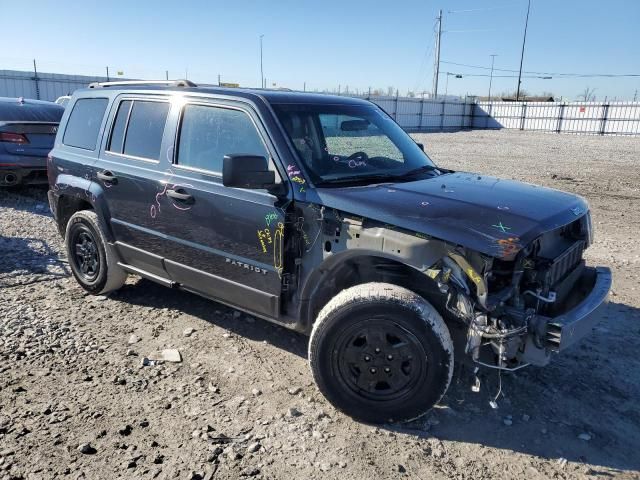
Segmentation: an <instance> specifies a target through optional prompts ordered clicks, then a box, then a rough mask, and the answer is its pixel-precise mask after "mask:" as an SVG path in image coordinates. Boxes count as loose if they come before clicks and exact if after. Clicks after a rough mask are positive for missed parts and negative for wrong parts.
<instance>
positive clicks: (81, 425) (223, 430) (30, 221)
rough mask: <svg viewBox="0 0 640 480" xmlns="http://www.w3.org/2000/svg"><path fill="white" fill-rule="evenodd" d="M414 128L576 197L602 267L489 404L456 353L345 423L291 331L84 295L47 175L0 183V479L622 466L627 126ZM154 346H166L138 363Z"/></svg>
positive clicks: (633, 397) (628, 273)
mask: <svg viewBox="0 0 640 480" xmlns="http://www.w3.org/2000/svg"><path fill="white" fill-rule="evenodd" d="M415 137H416V138H417V139H418V141H421V142H423V143H424V144H425V148H426V151H427V152H428V153H429V154H430V155H431V157H432V158H433V159H434V160H435V161H436V162H437V163H438V164H440V165H441V166H444V167H448V168H452V169H458V170H470V171H476V172H481V173H483V174H491V175H496V176H500V177H505V178H513V179H517V180H523V181H527V182H531V183H537V184H542V185H545V186H549V187H553V188H558V189H562V190H567V191H571V192H574V193H577V194H580V195H582V196H584V197H586V198H587V200H588V201H589V202H590V204H591V206H592V209H593V215H594V223H595V226H596V243H595V245H593V246H592V248H590V249H589V250H588V252H587V259H588V262H589V263H591V264H601V265H607V266H610V267H611V268H612V269H613V270H614V275H615V277H614V280H615V287H614V292H613V294H612V297H611V303H610V304H609V305H608V306H607V307H606V308H605V309H603V311H602V313H601V314H602V318H603V321H602V322H601V323H600V325H599V326H598V327H597V328H596V329H595V332H594V335H593V337H591V338H589V339H587V340H586V341H585V342H583V343H582V344H581V345H579V346H577V347H576V348H574V349H573V350H571V351H569V352H568V353H567V354H565V355H563V356H561V357H558V358H556V359H555V360H554V361H553V363H552V364H551V365H549V366H548V367H547V368H544V369H535V368H530V369H525V370H522V371H520V372H518V373H517V374H511V375H504V376H503V378H502V380H503V391H504V393H505V398H504V399H502V400H501V401H500V407H499V408H498V409H497V410H492V409H491V408H490V407H489V405H488V400H489V399H490V398H491V397H493V395H494V394H495V393H496V389H497V381H496V380H497V379H496V377H495V376H494V375H487V376H486V377H484V379H483V385H482V390H481V392H480V393H478V394H476V393H472V392H471V391H470V386H471V378H470V376H469V374H468V372H464V371H463V372H458V373H457V375H456V377H455V378H454V381H453V384H452V386H451V388H450V390H449V393H448V394H447V396H446V397H445V398H444V400H443V402H442V404H441V405H440V406H439V407H438V408H436V409H434V411H433V412H432V413H431V414H429V415H428V416H427V417H426V418H424V419H422V420H420V421H419V422H415V423H413V424H409V425H403V426H397V425H391V426H384V427H372V426H368V425H363V424H358V423H356V422H354V421H353V420H351V419H350V418H348V417H345V416H344V415H342V414H340V413H338V412H336V411H335V410H334V409H333V408H332V407H331V406H330V405H329V404H328V403H327V402H326V401H325V400H324V398H323V397H322V396H321V395H320V394H319V392H318V391H317V389H316V388H315V386H314V385H313V383H312V380H311V375H310V372H309V369H308V366H307V362H306V338H305V337H303V336H300V335H298V334H295V333H291V332H288V331H286V330H284V329H281V328H278V327H275V326H273V325H270V324H268V323H266V322H264V321H261V320H258V319H253V318H252V317H249V316H247V315H245V314H243V313H240V312H235V311H234V310H232V309H229V308H227V307H224V306H222V305H219V304H216V303H213V302H210V301H207V300H204V299H201V298H199V297H196V296H194V295H191V294H188V293H183V292H178V291H173V290H169V289H165V288H164V287H160V286H157V285H155V284H152V283H150V282H148V281H144V280H140V279H138V278H134V277H131V278H130V279H129V280H128V282H127V285H126V286H125V287H124V288H123V289H122V290H121V291H119V292H117V293H116V294H114V295H112V296H110V297H108V298H107V297H91V296H87V295H86V294H85V293H84V292H83V291H82V290H81V289H80V287H78V286H77V285H76V283H75V281H74V280H73V279H72V278H70V277H69V273H68V267H67V265H66V264H65V263H64V255H63V249H62V243H61V240H60V238H59V236H58V233H57V231H56V228H55V226H54V224H53V221H52V219H51V217H50V214H49V212H48V206H47V204H46V193H45V191H44V190H42V189H35V188H29V189H23V190H21V191H2V190H0V252H1V253H0V479H4V478H7V479H11V478H13V479H20V478H24V479H49V478H73V479H83V478H86V479H111V478H180V479H183V478H188V479H195V478H238V477H245V476H246V477H256V478H286V479H289V478H309V479H316V478H341V479H360V478H458V479H467V478H468V479H481V478H487V479H490V478H491V479H493V478H529V479H536V478H540V479H542V478H610V477H616V478H640V454H639V453H638V452H639V451H640V402H639V400H638V399H640V360H639V357H638V351H639V348H638V344H639V341H638V338H639V334H640V299H639V298H638V286H639V283H638V278H639V276H638V267H639V266H640V247H639V242H638V239H637V237H638V234H640V228H639V226H640V187H639V185H640V165H639V163H638V162H640V138H625V137H588V136H569V135H555V134H537V133H531V132H519V131H500V132H485V131H475V132H459V133H447V134H428V135H415ZM189 329H192V330H189ZM165 348H176V349H178V350H179V351H180V353H181V355H182V362H181V363H164V364H161V365H155V366H144V367H143V366H142V358H143V357H144V356H153V355H154V354H156V353H157V352H159V351H161V350H162V349H165Z"/></svg>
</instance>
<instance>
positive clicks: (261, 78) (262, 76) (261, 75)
mask: <svg viewBox="0 0 640 480" xmlns="http://www.w3.org/2000/svg"><path fill="white" fill-rule="evenodd" d="M262 37H264V35H260V87H261V88H264V87H265V85H264V72H263V70H262Z"/></svg>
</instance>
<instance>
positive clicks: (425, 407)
mask: <svg viewBox="0 0 640 480" xmlns="http://www.w3.org/2000/svg"><path fill="white" fill-rule="evenodd" d="M309 362H310V365H311V370H312V373H313V376H314V379H315V381H316V383H317V384H318V387H319V389H320V391H321V392H322V393H323V394H324V395H325V397H326V398H327V399H328V400H329V401H330V402H331V403H332V404H333V405H334V406H335V407H336V408H338V409H340V410H342V411H343V412H345V413H346V414H348V415H350V416H352V417H354V418H357V419H359V420H363V421H366V422H373V423H384V422H391V421H407V420H412V419H415V418H417V417H420V416H421V415H423V414H424V413H426V412H428V411H429V410H430V409H431V407H432V406H433V405H434V404H436V403H437V402H438V401H439V400H440V399H441V398H442V396H443V395H444V393H445V392H446V390H447V388H448V386H449V382H450V381H451V375H452V373H453V344H452V342H451V337H450V335H449V330H448V329H447V326H446V325H445V323H444V321H443V320H442V317H441V316H440V314H439V313H438V312H437V311H436V310H435V308H433V306H432V305H431V304H429V303H428V302H427V301H426V300H424V299H423V298H422V297H420V296H419V295H417V294H415V293H414V292H412V291H410V290H407V289H405V288H402V287H398V286H395V285H390V284H385V283H368V284H364V285H358V286H355V287H352V288H349V289H346V290H343V291H342V292H341V293H340V294H338V295H337V296H336V297H334V298H333V299H332V300H331V301H330V302H329V303H328V304H327V305H326V306H325V307H324V308H323V309H322V311H321V312H320V315H319V316H318V320H317V321H316V324H315V325H314V328H313V332H312V334H311V339H310V342H309Z"/></svg>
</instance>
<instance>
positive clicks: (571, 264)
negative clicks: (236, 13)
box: [547, 240, 584, 285]
mask: <svg viewBox="0 0 640 480" xmlns="http://www.w3.org/2000/svg"><path fill="white" fill-rule="evenodd" d="M583 252H584V241H583V240H580V241H578V242H576V243H574V244H573V245H572V246H571V247H569V248H568V249H566V250H565V251H564V252H563V253H562V254H561V255H560V256H558V257H556V258H555V259H554V260H553V261H552V262H551V265H550V266H549V269H548V270H547V285H555V284H556V283H557V282H558V281H560V280H562V279H563V278H564V276H565V275H566V274H567V273H569V272H570V271H571V270H573V269H574V268H575V267H576V265H578V263H580V260H582V253H583Z"/></svg>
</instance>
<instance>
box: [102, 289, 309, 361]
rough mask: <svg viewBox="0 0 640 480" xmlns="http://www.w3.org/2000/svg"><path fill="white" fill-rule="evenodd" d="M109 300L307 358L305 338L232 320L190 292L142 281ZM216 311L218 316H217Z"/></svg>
mask: <svg viewBox="0 0 640 480" xmlns="http://www.w3.org/2000/svg"><path fill="white" fill-rule="evenodd" d="M111 298H113V299H114V300H119V301H122V302H127V303H131V304H134V305H139V306H146V307H155V308H170V309H176V310H179V311H181V312H183V313H185V314H187V315H193V316H194V317H198V318H200V319H202V320H204V321H206V322H209V323H211V324H213V325H216V326H218V327H222V328H225V329H227V330H229V331H231V332H233V333H235V334H237V335H239V336H241V337H245V338H247V339H249V340H254V341H256V342H262V341H267V342H268V343H270V344H272V345H274V346H275V347H277V348H279V349H281V350H285V351H287V352H289V353H293V354H294V355H298V356H299V357H302V358H306V357H307V348H306V346H307V337H306V336H304V335H302V334H300V333H297V332H294V331H291V330H288V329H286V328H284V327H279V326H278V325H275V324H272V323H269V322H267V321H261V320H256V321H255V322H254V323H249V322H247V321H243V320H240V319H237V318H234V317H233V312H234V309H233V308H230V307H227V306H226V305H223V304H221V303H217V302H214V301H211V300H208V299H206V298H203V297H200V296H198V295H195V294H192V293H189V292H184V291H181V290H172V289H169V288H167V287H164V286H161V285H158V284H156V283H154V282H151V281H149V280H145V279H141V280H139V281H138V282H137V283H136V284H128V285H125V286H124V287H123V288H121V289H120V290H118V292H116V293H114V294H112V296H111ZM216 311H218V312H220V314H216ZM249 316H250V315H249ZM243 317H245V318H246V317H247V315H245V314H243Z"/></svg>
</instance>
